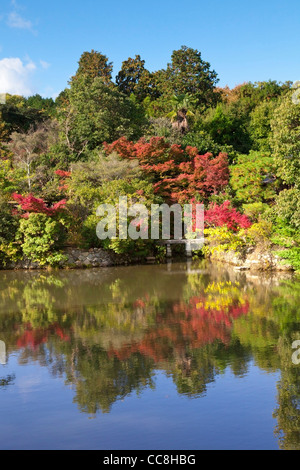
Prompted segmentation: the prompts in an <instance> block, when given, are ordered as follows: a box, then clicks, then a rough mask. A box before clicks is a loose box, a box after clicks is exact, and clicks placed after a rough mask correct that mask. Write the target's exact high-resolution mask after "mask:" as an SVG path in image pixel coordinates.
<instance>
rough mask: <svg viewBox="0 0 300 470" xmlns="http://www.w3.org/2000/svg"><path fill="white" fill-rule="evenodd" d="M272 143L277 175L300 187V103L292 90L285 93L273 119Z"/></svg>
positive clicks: (286, 181) (289, 183)
mask: <svg viewBox="0 0 300 470" xmlns="http://www.w3.org/2000/svg"><path fill="white" fill-rule="evenodd" d="M271 128H272V135H271V137H270V145H271V149H272V155H273V157H274V161H275V164H276V168H277V175H278V176H279V177H280V178H281V179H282V181H283V182H284V183H285V184H287V185H290V186H296V187H298V188H299V187H300V158H299V155H300V137H299V136H300V104H295V103H294V102H293V100H292V92H289V93H287V94H285V95H284V97H283V98H282V99H281V100H280V103H279V105H278V106H277V108H276V109H275V111H274V118H273V120H272V121H271Z"/></svg>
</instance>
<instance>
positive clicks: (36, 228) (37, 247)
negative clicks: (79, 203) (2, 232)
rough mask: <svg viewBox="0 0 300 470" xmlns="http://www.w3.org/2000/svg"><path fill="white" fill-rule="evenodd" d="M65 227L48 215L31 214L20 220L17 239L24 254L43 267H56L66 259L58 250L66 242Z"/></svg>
mask: <svg viewBox="0 0 300 470" xmlns="http://www.w3.org/2000/svg"><path fill="white" fill-rule="evenodd" d="M65 236H66V235H65V230H64V226H63V224H62V223H61V221H59V220H55V219H52V218H51V217H48V216H47V215H46V214H36V213H31V214H30V215H29V216H28V218H23V219H21V220H20V226H19V229H18V232H17V236H16V239H17V240H19V241H20V242H21V248H22V251H23V254H24V255H25V256H26V257H27V258H29V259H30V260H32V261H34V262H38V263H39V264H40V265H41V266H43V265H46V264H48V265H50V266H56V265H58V264H59V263H60V262H61V261H64V260H65V259H66V257H65V256H64V255H62V254H61V253H60V252H59V251H58V250H59V249H60V248H61V247H62V246H63V243H64V241H65Z"/></svg>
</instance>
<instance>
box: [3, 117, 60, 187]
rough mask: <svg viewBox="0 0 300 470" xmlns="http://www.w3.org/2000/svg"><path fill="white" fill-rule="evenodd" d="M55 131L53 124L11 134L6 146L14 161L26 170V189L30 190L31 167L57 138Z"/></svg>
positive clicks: (49, 123)
mask: <svg viewBox="0 0 300 470" xmlns="http://www.w3.org/2000/svg"><path fill="white" fill-rule="evenodd" d="M56 132H57V129H56V126H55V124H54V123H53V122H48V123H47V124H40V125H39V126H38V127H37V128H34V127H31V129H30V130H29V132H28V133H25V132H23V133H19V132H13V133H12V135H11V136H10V142H9V144H8V147H9V149H10V150H11V151H12V153H13V155H14V159H15V161H16V162H17V163H18V164H19V165H21V166H22V167H23V168H25V170H26V174H27V183H28V189H29V191H30V190H31V183H32V165H33V163H34V161H36V160H37V158H38V157H39V156H40V155H41V154H42V153H45V152H46V151H47V150H48V148H49V146H50V145H51V143H53V142H54V141H55V140H56V138H57V133H56Z"/></svg>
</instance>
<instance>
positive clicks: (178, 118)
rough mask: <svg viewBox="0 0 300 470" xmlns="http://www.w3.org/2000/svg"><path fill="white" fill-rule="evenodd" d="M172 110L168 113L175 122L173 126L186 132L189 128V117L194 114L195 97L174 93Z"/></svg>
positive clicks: (183, 132)
mask: <svg viewBox="0 0 300 470" xmlns="http://www.w3.org/2000/svg"><path fill="white" fill-rule="evenodd" d="M171 103H172V108H173V109H172V111H171V112H170V113H169V114H168V117H170V118H171V120H172V123H173V128H174V129H177V130H179V131H180V132H181V133H182V134H185V133H186V132H187V131H188V130H189V123H188V117H189V116H193V115H194V113H193V112H192V111H191V109H190V108H191V106H192V104H193V99H192V97H191V96H190V95H178V96H176V95H174V96H173V97H172V101H171Z"/></svg>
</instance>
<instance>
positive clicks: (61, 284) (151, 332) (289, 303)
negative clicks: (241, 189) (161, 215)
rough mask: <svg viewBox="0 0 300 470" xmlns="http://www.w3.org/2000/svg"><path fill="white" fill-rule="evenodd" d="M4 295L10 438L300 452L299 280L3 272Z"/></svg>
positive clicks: (150, 270)
mask: <svg viewBox="0 0 300 470" xmlns="http://www.w3.org/2000/svg"><path fill="white" fill-rule="evenodd" d="M0 299H1V302H0V345H1V347H0V442H1V444H0V447H1V449H105V450H108V449H109V450H115V449H119V450H127V449H128V450H133V449H134V450H138V449H144V450H162V449H164V450H174V449H178V450H202V449H203V450H205V449H300V373H299V372H300V351H299V354H297V350H296V349H295V343H294V342H295V341H296V340H300V325H299V322H300V310H299V305H300V283H299V280H297V279H296V278H295V277H293V276H291V275H287V274H286V275H281V276H280V275H276V276H270V275H268V276H267V275H263V274H261V275H260V274H251V273H250V272H237V271H235V270H234V269H225V268H224V267H223V266H219V265H211V264H208V263H206V262H202V261H201V262H188V263H186V262H177V263H173V264H170V263H169V264H168V265H147V266H128V267H114V268H105V269H92V270H75V271H58V272H56V271H52V272H51V271H50V272H46V271H45V272H41V271H37V272H8V271H7V272H4V271H3V272H1V273H0ZM298 349H300V346H299V347H298Z"/></svg>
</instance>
